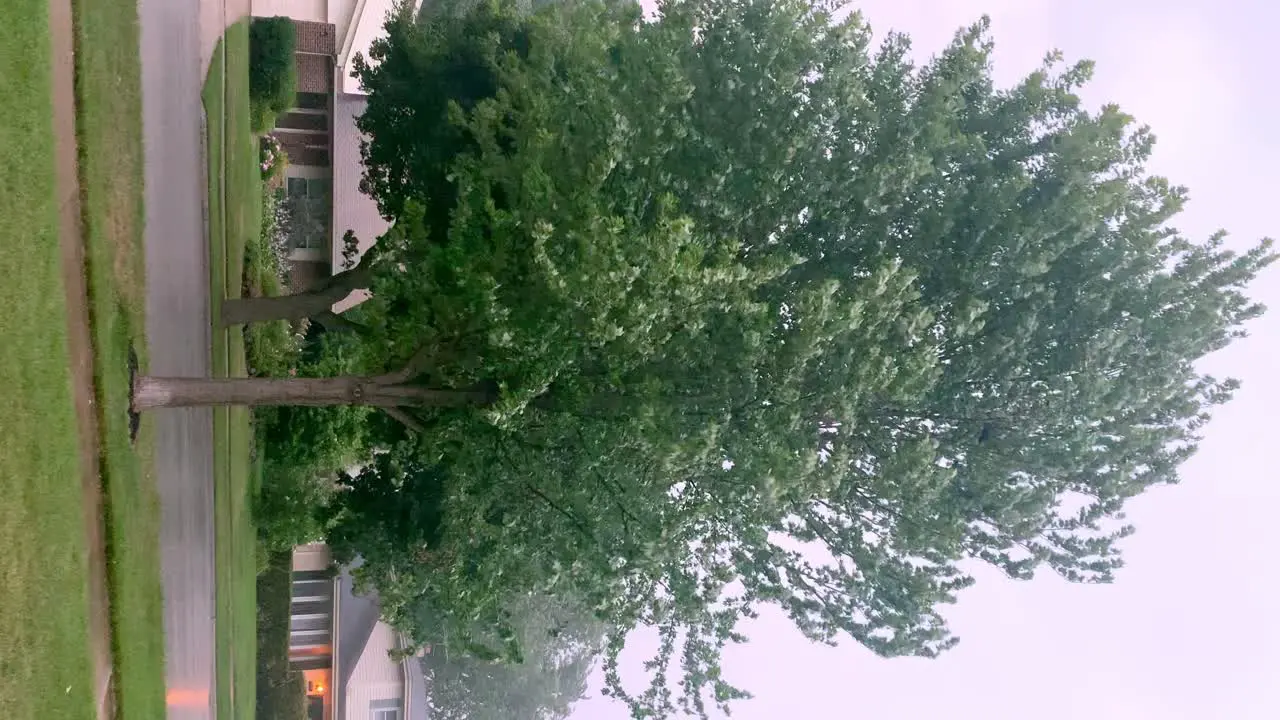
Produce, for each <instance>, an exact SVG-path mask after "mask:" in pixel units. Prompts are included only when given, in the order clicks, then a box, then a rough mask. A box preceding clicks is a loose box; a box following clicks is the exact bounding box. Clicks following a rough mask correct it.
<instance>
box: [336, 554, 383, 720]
mask: <svg viewBox="0 0 1280 720" xmlns="http://www.w3.org/2000/svg"><path fill="white" fill-rule="evenodd" d="M354 565H356V566H358V565H359V561H358V560H357V561H356V563H354ZM354 584H355V583H354V582H353V580H352V578H351V572H350V569H349V568H343V570H342V574H341V575H340V576H339V577H338V588H339V605H338V618H337V623H338V648H337V650H338V657H337V662H338V682H337V684H336V685H335V687H336V688H337V689H338V693H339V694H340V695H341V694H345V693H346V690H347V681H348V680H349V679H350V678H351V671H352V670H354V669H355V667H356V662H358V661H359V660H360V656H361V655H363V654H364V648H365V645H367V644H368V643H369V636H370V635H372V634H373V628H374V626H376V625H377V624H378V617H379V615H380V614H381V611H380V609H379V608H378V599H377V597H375V596H373V595H356V594H355V593H353V592H352V587H353V586H354ZM345 700H346V698H345V697H340V698H339V699H338V702H339V707H341V703H342V702H344V701H345Z"/></svg>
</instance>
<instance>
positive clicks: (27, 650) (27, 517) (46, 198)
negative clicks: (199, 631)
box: [0, 0, 94, 720]
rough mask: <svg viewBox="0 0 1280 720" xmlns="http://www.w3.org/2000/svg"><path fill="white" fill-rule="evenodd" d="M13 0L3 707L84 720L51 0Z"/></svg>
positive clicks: (6, 235) (5, 34)
mask: <svg viewBox="0 0 1280 720" xmlns="http://www.w3.org/2000/svg"><path fill="white" fill-rule="evenodd" d="M15 1H16V5H15V6H10V7H9V8H8V9H9V10H10V12H7V13H6V22H4V23H0V77H3V78H5V79H6V82H5V86H6V87H7V88H8V91H9V93H10V94H11V95H10V97H11V98H12V100H13V105H12V107H10V108H9V109H8V110H7V111H6V112H5V113H4V114H3V115H2V116H0V157H3V158H5V162H6V168H5V169H6V172H5V173H3V175H0V277H3V278H4V282H3V283H0V304H2V306H3V307H4V308H5V312H4V314H3V315H0V383H2V384H3V387H5V388H7V391H6V395H5V401H4V402H2V403H0V429H3V434H4V443H3V445H2V446H0V494H3V497H4V501H3V502H0V547H2V548H4V552H2V553H0V717H4V718H33V717H50V718H68V719H69V720H74V719H76V718H92V717H93V716H94V710H93V698H92V695H93V692H92V688H91V687H90V685H91V682H90V678H91V677H92V672H91V669H90V661H89V653H88V647H87V641H88V637H87V632H88V631H87V628H88V624H87V615H86V613H87V607H88V606H87V598H88V589H87V575H86V566H85V556H84V542H85V540H84V525H83V520H82V515H81V513H82V498H81V489H80V466H79V457H78V453H77V444H76V443H77V434H76V418H75V412H74V407H73V405H72V395H71V385H70V371H69V356H68V350H67V320H66V307H65V295H64V291H63V282H62V269H61V254H60V251H59V246H58V236H57V220H58V218H57V206H56V203H55V195H54V187H55V186H54V182H55V177H54V159H53V157H54V155H53V153H54V139H53V125H52V106H51V96H50V91H51V85H50V72H51V64H50V61H49V58H50V44H49V27H48V4H47V3H46V2H45V1H44V0H15Z"/></svg>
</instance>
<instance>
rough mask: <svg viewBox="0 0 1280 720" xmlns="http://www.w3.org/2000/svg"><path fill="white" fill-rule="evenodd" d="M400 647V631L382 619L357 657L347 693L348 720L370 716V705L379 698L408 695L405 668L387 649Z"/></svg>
mask: <svg viewBox="0 0 1280 720" xmlns="http://www.w3.org/2000/svg"><path fill="white" fill-rule="evenodd" d="M395 647H396V634H395V631H393V630H392V629H391V627H390V626H389V625H387V624H386V623H383V622H379V623H378V624H377V625H376V626H374V628H373V632H372V633H370V635H369V640H368V642H367V643H366V644H365V647H364V652H362V653H361V654H360V659H359V660H358V661H356V666H355V668H354V669H353V670H352V671H351V676H350V678H349V679H348V680H347V686H346V688H345V690H346V692H345V693H344V694H343V698H344V699H343V705H344V706H345V707H344V710H345V720H369V708H370V706H371V705H372V704H373V703H374V702H376V701H378V700H387V699H397V700H401V699H403V698H404V669H403V666H402V665H401V663H398V662H395V661H393V660H392V659H391V658H390V657H389V656H388V655H387V653H388V652H390V651H391V650H393V649H395Z"/></svg>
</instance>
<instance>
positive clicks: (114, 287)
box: [73, 0, 165, 720]
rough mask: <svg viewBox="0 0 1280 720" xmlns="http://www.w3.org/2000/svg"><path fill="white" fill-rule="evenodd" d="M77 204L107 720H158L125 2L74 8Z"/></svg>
mask: <svg viewBox="0 0 1280 720" xmlns="http://www.w3.org/2000/svg"><path fill="white" fill-rule="evenodd" d="M73 17H74V23H75V40H76V101H77V102H76V105H77V108H76V129H77V133H78V135H79V141H80V157H79V169H80V192H81V198H82V208H83V220H84V225H83V227H84V241H85V246H86V253H85V257H86V259H87V265H88V276H89V301H90V312H91V314H92V319H93V322H92V333H93V344H94V366H95V367H94V380H95V384H96V386H97V387H96V390H97V402H98V408H99V413H100V417H99V420H100V422H99V431H100V432H101V435H102V437H101V439H100V450H101V457H102V462H101V463H100V468H101V471H102V475H103V478H102V479H103V487H104V491H105V493H106V498H105V499H106V503H105V504H106V514H107V523H106V529H107V556H108V582H109V589H110V594H111V619H112V643H113V648H112V649H113V660H114V671H115V683H116V698H117V716H118V717H121V718H128V719H129V720H134V719H135V718H137V719H141V720H146V719H148V718H164V717H165V675H164V671H165V666H164V617H163V607H164V605H163V590H162V586H161V580H160V504H159V498H158V496H157V493H156V487H155V475H154V472H153V468H152V465H151V459H152V457H153V455H154V446H153V444H152V422H151V420H150V418H149V417H144V418H143V421H142V427H141V429H140V433H139V437H138V441H137V444H136V445H134V444H133V443H131V442H130V427H129V418H128V410H129V395H130V387H129V354H130V350H131V349H133V350H134V351H136V353H137V356H138V361H139V363H140V366H141V369H143V370H145V368H146V348H147V343H146V337H145V331H146V318H145V310H144V308H145V304H146V302H145V301H146V290H145V288H146V283H145V252H144V248H143V235H142V233H143V225H144V218H145V213H144V199H143V177H142V172H143V145H142V88H141V71H142V68H141V62H140V59H139V55H138V33H139V28H138V16H137V5H136V3H135V2H134V0H74V1H73Z"/></svg>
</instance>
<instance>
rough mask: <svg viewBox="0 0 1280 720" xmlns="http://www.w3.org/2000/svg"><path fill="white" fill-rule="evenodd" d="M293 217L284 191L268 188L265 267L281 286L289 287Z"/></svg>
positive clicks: (264, 205) (264, 203)
mask: <svg viewBox="0 0 1280 720" xmlns="http://www.w3.org/2000/svg"><path fill="white" fill-rule="evenodd" d="M291 225H292V215H291V213H290V212H289V203H287V202H285V195H284V190H283V189H279V188H276V189H270V188H268V189H267V190H266V191H265V192H264V193H263V194H262V243H261V244H262V247H263V248H264V249H265V250H266V251H267V252H266V253H265V255H266V257H265V258H264V265H268V266H270V268H271V269H272V270H273V271H274V273H275V274H276V276H277V277H278V278H279V279H280V284H281V285H282V286H284V287H288V285H289V234H290V228H291Z"/></svg>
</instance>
